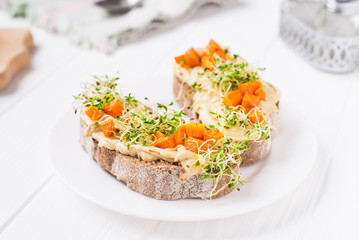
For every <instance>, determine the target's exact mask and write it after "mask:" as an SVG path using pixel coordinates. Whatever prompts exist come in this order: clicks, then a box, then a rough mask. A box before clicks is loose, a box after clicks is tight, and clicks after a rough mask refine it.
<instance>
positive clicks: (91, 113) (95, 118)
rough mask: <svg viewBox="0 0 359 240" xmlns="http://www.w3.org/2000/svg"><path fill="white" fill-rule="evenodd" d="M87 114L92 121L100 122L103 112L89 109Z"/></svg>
mask: <svg viewBox="0 0 359 240" xmlns="http://www.w3.org/2000/svg"><path fill="white" fill-rule="evenodd" d="M85 113H86V115H87V116H88V117H89V118H91V120H92V121H98V120H100V119H101V117H102V114H101V112H100V111H99V110H98V109H97V108H95V107H89V108H88V109H87V110H86V111H85Z"/></svg>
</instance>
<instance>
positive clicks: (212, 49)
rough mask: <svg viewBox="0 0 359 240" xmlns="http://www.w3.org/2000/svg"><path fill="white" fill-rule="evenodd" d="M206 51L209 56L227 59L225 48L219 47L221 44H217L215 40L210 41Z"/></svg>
mask: <svg viewBox="0 0 359 240" xmlns="http://www.w3.org/2000/svg"><path fill="white" fill-rule="evenodd" d="M206 50H207V54H208V55H212V54H213V53H215V54H217V55H218V56H219V57H221V58H222V59H226V54H225V53H224V50H223V48H222V47H221V46H219V44H218V43H216V42H215V41H214V40H211V41H209V43H208V45H207V47H206Z"/></svg>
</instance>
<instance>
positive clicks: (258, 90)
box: [254, 87, 266, 100]
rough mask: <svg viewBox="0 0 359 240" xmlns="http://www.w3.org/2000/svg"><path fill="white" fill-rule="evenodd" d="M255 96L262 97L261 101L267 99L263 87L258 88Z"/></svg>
mask: <svg viewBox="0 0 359 240" xmlns="http://www.w3.org/2000/svg"><path fill="white" fill-rule="evenodd" d="M254 95H257V96H260V97H261V100H265V99H266V92H265V91H264V89H263V87H260V88H258V89H257V91H255V93H254Z"/></svg>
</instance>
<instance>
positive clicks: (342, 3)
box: [325, 0, 359, 15]
mask: <svg viewBox="0 0 359 240" xmlns="http://www.w3.org/2000/svg"><path fill="white" fill-rule="evenodd" d="M325 7H326V9H327V10H328V11H330V12H335V13H339V14H342V15H353V14H356V13H358V12H359V1H358V0H325Z"/></svg>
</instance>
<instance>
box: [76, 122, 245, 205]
mask: <svg viewBox="0 0 359 240" xmlns="http://www.w3.org/2000/svg"><path fill="white" fill-rule="evenodd" d="M86 128H87V125H86V123H84V122H83V121H81V128H80V129H81V130H80V143H81V145H82V147H83V149H84V150H85V151H86V152H87V153H88V154H89V155H90V156H91V157H92V158H93V159H94V160H95V161H96V162H97V163H98V164H99V165H100V167H101V168H102V169H104V170H106V171H107V172H109V173H110V174H112V175H113V176H115V177H116V178H117V179H118V180H120V181H122V182H124V183H125V184H126V185H127V187H128V188H130V189H131V190H133V191H135V192H138V193H141V194H143V195H145V196H147V197H150V198H155V199H159V200H178V199H185V198H206V197H207V196H209V195H210V193H211V191H212V190H213V188H214V186H215V183H214V180H212V179H203V180H202V177H203V175H202V174H197V175H194V176H192V177H190V178H189V179H187V180H185V181H182V180H181V178H180V175H181V171H183V168H182V166H181V165H180V164H178V163H170V162H166V161H163V160H157V161H153V162H145V161H142V160H141V159H140V158H137V157H131V156H128V155H124V154H121V153H120V152H118V151H115V150H110V149H108V148H106V147H101V146H99V145H98V142H97V141H96V140H95V139H92V138H89V137H85V130H86ZM233 171H235V172H238V166H235V167H234V168H233ZM230 182H231V179H230V177H229V176H223V177H222V178H221V179H220V180H219V182H218V185H217V187H216V188H215V189H214V192H217V190H219V189H222V190H221V191H220V192H219V193H218V194H216V195H214V196H212V197H211V198H219V197H222V196H224V195H227V194H228V193H230V192H231V191H232V190H233V188H229V187H227V185H228V184H229V183H230Z"/></svg>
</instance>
